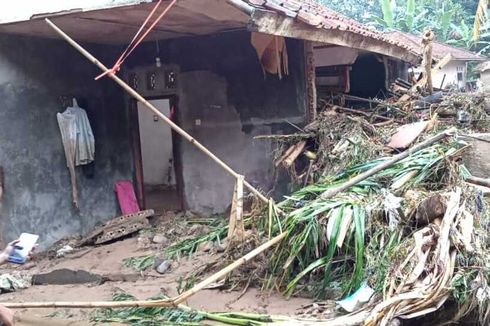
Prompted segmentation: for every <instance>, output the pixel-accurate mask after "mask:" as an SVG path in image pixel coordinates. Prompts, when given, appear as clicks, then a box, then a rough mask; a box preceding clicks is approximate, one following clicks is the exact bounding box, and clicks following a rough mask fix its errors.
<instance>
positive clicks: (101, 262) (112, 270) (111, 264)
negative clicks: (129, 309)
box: [0, 236, 311, 325]
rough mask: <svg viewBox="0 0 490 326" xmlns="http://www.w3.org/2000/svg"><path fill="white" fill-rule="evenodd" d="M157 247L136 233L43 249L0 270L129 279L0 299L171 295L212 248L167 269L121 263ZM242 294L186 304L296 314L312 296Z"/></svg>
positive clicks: (72, 316) (42, 316)
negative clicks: (66, 248)
mask: <svg viewBox="0 0 490 326" xmlns="http://www.w3.org/2000/svg"><path fill="white" fill-rule="evenodd" d="M143 247H145V246H143ZM146 247H148V246H146ZM150 247H151V246H150ZM154 252H155V248H154V247H151V248H142V245H141V237H140V238H139V239H138V236H134V237H130V238H127V239H124V240H121V241H116V242H113V243H110V244H107V245H101V246H96V247H84V248H80V249H78V250H76V251H75V252H72V253H70V254H67V255H66V256H65V257H62V258H54V257H49V255H47V254H45V255H44V257H38V258H37V259H36V258H34V260H33V261H32V262H29V263H27V264H26V265H24V266H16V265H6V266H3V268H2V270H1V271H0V272H1V273H5V272H9V273H12V274H14V275H15V274H16V273H20V274H29V275H35V274H38V273H47V272H50V271H54V270H59V269H64V268H66V269H70V270H84V271H87V272H90V273H95V274H101V275H112V276H115V277H116V278H118V279H125V280H124V281H105V282H103V283H102V284H97V283H91V284H66V285H55V284H50V285H32V286H30V287H28V288H26V289H22V290H18V291H16V292H11V293H4V294H1V295H0V301H2V302H28V301H29V302H32V301H40V302H46V301H101V300H111V298H112V295H113V293H114V292H115V291H117V290H123V291H125V292H127V293H130V294H132V295H134V296H135V297H137V298H138V299H148V298H150V297H153V296H156V295H159V294H161V293H165V294H167V295H170V296H173V295H176V294H177V287H178V283H179V278H180V277H182V276H185V275H186V274H188V273H189V272H190V271H192V270H193V269H195V267H197V266H201V265H202V264H203V263H206V261H208V260H211V259H213V254H209V253H204V252H198V253H196V254H195V255H194V256H193V257H192V258H191V259H190V258H184V259H181V260H180V261H179V262H174V263H173V265H172V269H171V270H170V271H169V272H168V273H166V274H163V275H160V274H158V273H157V272H156V271H154V270H153V269H150V270H148V271H145V272H144V273H138V272H135V271H134V270H133V269H132V268H130V267H125V266H124V265H123V260H124V259H125V258H129V257H134V256H143V255H145V254H149V253H154ZM242 294H243V293H242V291H241V289H239V290H237V291H231V292H230V291H227V290H220V289H208V290H203V291H201V292H199V293H197V294H196V295H194V296H193V297H192V298H190V299H189V301H188V302H187V304H188V305H189V306H191V307H193V308H197V309H202V310H207V311H247V312H258V313H269V314H283V315H294V314H295V312H296V310H297V309H298V308H299V307H301V306H302V305H304V304H307V303H310V302H311V301H310V300H308V299H302V298H293V299H290V300H286V299H285V298H283V297H282V296H281V295H280V294H276V293H267V294H264V293H261V292H260V291H258V290H257V289H254V288H249V289H248V290H247V292H246V293H245V294H243V295H242ZM92 313H93V310H90V309H85V310H83V309H21V310H18V311H17V313H16V315H17V316H18V317H19V318H20V320H19V321H18V323H17V324H16V325H93V323H90V322H89V320H90V316H91V314H92Z"/></svg>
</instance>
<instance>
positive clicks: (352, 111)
mask: <svg viewBox="0 0 490 326" xmlns="http://www.w3.org/2000/svg"><path fill="white" fill-rule="evenodd" d="M333 108H334V109H336V110H340V111H344V112H350V113H355V114H360V115H363V116H365V117H368V118H376V119H380V120H385V121H391V120H392V119H391V118H388V117H383V116H382V115H377V114H370V113H368V112H364V111H360V110H355V109H349V108H344V107H341V106H338V105H334V106H333Z"/></svg>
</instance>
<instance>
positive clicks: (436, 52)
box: [386, 31, 488, 61]
mask: <svg viewBox="0 0 490 326" xmlns="http://www.w3.org/2000/svg"><path fill="white" fill-rule="evenodd" d="M386 34H387V35H389V36H391V37H392V38H397V39H399V40H402V41H403V42H404V43H407V44H410V46H411V47H412V48H413V49H415V50H416V51H417V53H419V54H420V55H422V52H423V46H422V37H421V36H417V35H414V34H410V33H405V32H400V31H394V32H390V33H386ZM448 53H451V55H452V56H453V58H454V60H462V61H485V60H488V58H487V57H485V56H483V55H480V54H476V53H474V52H471V51H469V50H466V49H462V48H458V47H455V46H452V45H449V44H445V43H440V42H434V45H433V47H432V56H433V57H434V58H435V59H437V60H440V59H442V58H444V57H445V56H446V55H447V54H448Z"/></svg>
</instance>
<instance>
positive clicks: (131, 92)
mask: <svg viewBox="0 0 490 326" xmlns="http://www.w3.org/2000/svg"><path fill="white" fill-rule="evenodd" d="M45 21H46V22H47V23H48V24H49V26H51V27H52V28H53V29H54V30H55V31H56V33H58V34H59V35H60V36H61V37H62V38H63V39H65V40H66V41H67V42H68V43H69V44H70V45H71V46H73V47H74V48H75V49H76V50H77V51H78V52H80V53H81V54H82V55H83V56H84V57H85V58H87V59H88V60H90V61H91V62H92V63H93V64H95V65H96V66H97V67H99V68H100V69H101V70H102V71H104V72H105V73H106V74H107V76H109V78H111V79H113V80H114V81H115V82H116V83H117V84H119V86H121V87H122V88H123V89H124V90H125V91H126V92H128V93H129V95H131V96H132V97H134V98H135V99H136V100H138V101H139V102H141V103H142V104H143V105H144V106H146V107H147V108H148V109H150V110H151V111H152V112H153V114H155V115H157V116H158V117H159V118H161V119H162V120H163V121H164V122H165V123H167V124H168V125H170V127H171V128H172V129H173V130H174V131H175V132H177V133H178V134H179V135H181V136H182V137H184V138H185V139H186V140H188V141H189V142H190V143H191V144H194V145H195V146H196V147H197V148H199V149H200V150H201V151H202V152H203V153H204V154H206V155H207V156H209V157H210V158H211V159H212V160H214V161H215V162H216V163H218V164H219V165H220V166H221V167H222V168H223V169H225V170H226V171H227V172H228V173H229V174H231V175H232V176H233V177H235V178H237V177H238V176H239V174H238V173H237V172H235V171H234V170H233V169H232V168H231V167H229V166H228V165H227V164H226V163H225V162H223V161H222V160H221V159H220V158H218V157H217V156H216V155H214V154H213V153H212V152H211V151H209V150H208V149H207V148H206V147H205V146H204V145H202V144H201V143H200V142H198V141H197V140H196V139H194V138H193V137H192V136H191V135H189V134H188V133H187V132H186V131H185V130H184V129H182V128H180V127H179V126H178V125H176V124H175V123H174V122H173V121H172V120H170V119H169V118H167V116H165V115H164V114H163V113H161V112H160V111H159V110H158V109H157V108H155V107H154V106H153V105H152V104H151V103H150V102H148V101H147V100H146V99H145V98H144V97H143V96H141V95H140V94H139V93H138V92H136V91H135V90H134V89H132V88H131V86H129V85H128V84H126V83H125V82H124V81H123V80H122V79H121V78H119V77H118V76H117V75H116V74H114V73H113V72H112V71H111V70H110V69H109V68H107V67H106V66H105V65H104V64H103V63H102V62H100V61H99V60H97V58H95V57H94V56H93V55H92V54H90V53H89V52H88V51H87V50H85V49H84V48H83V47H82V46H81V45H80V44H78V43H77V42H75V40H73V39H72V38H71V37H70V36H68V35H67V34H66V33H65V32H63V31H62V30H61V29H60V28H59V27H58V26H56V25H55V24H54V23H53V22H51V21H50V20H49V19H48V18H46V19H45ZM244 185H245V186H246V187H247V188H248V189H249V190H250V191H251V192H253V193H254V194H255V195H256V196H257V197H259V198H260V199H261V200H262V201H263V202H265V203H268V202H269V199H267V197H265V196H264V195H263V194H262V193H261V192H260V191H258V190H257V189H255V187H253V186H252V185H251V184H250V183H248V182H247V181H244Z"/></svg>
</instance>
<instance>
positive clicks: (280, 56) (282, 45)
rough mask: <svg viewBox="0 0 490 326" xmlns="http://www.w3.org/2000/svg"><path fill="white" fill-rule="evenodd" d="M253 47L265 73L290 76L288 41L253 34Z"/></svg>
mask: <svg viewBox="0 0 490 326" xmlns="http://www.w3.org/2000/svg"><path fill="white" fill-rule="evenodd" d="M251 43H252V46H253V47H254V48H255V51H256V52H257V56H258V57H259V61H260V64H261V65H262V69H263V70H264V72H268V73H270V74H273V75H278V76H279V79H281V78H282V75H283V74H284V75H289V68H288V66H289V64H288V53H287V49H286V40H285V39H284V37H282V36H276V35H270V34H263V33H256V32H252V39H251Z"/></svg>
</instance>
